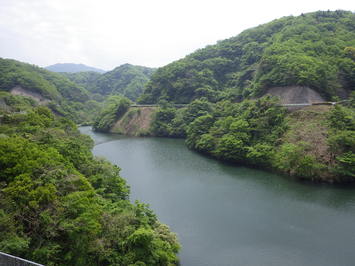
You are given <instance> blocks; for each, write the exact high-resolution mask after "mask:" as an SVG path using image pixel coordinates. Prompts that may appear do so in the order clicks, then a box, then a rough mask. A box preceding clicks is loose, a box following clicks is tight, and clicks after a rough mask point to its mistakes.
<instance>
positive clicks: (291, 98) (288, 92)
mask: <svg viewBox="0 0 355 266" xmlns="http://www.w3.org/2000/svg"><path fill="white" fill-rule="evenodd" d="M266 94H270V95H273V96H278V97H280V98H281V103H282V104H295V103H314V102H324V101H325V99H324V98H323V97H322V96H321V95H320V94H319V93H318V92H316V91H315V90H312V89H311V88H308V87H301V86H287V87H275V88H271V89H269V90H268V92H267V93H266Z"/></svg>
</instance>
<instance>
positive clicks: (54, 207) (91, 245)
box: [0, 107, 179, 265]
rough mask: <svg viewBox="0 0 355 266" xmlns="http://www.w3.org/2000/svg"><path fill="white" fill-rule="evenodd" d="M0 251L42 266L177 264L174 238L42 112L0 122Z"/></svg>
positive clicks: (62, 125) (88, 144)
mask: <svg viewBox="0 0 355 266" xmlns="http://www.w3.org/2000/svg"><path fill="white" fill-rule="evenodd" d="M0 134H1V137H0V250H1V251H4V252H7V253H11V254H13V255H17V256H21V257H24V258H27V259H30V260H33V261H37V262H39V263H43V264H45V265H131V264H137V265H138V264H141V265H176V264H177V262H178V260H177V256H176V254H177V252H178V250H179V244H178V241H177V239H176V236H175V235H174V234H173V233H171V232H170V230H169V229H168V228H167V227H165V226H164V225H161V224H160V223H159V222H158V220H157V218H156V216H155V215H154V213H153V212H152V211H151V210H150V209H149V208H148V207H147V206H146V205H144V204H141V203H139V202H136V203H135V204H131V203H130V202H129V200H128V195H129V189H128V187H127V185H126V182H125V181H124V180H123V179H122V178H121V177H120V175H119V171H120V169H119V168H118V167H116V166H113V165H112V164H110V163H109V162H107V161H105V160H103V159H96V158H94V157H93V156H92V153H91V149H92V147H93V141H92V140H91V139H90V138H89V137H88V136H83V135H81V134H80V133H79V132H78V130H77V129H76V126H75V124H74V123H73V122H71V121H70V120H67V119H65V118H58V117H55V116H54V115H53V114H52V113H51V112H50V110H49V109H47V108H46V107H37V108H34V109H32V110H31V109H28V111H27V113H10V114H6V116H4V117H3V118H2V121H1V124H0Z"/></svg>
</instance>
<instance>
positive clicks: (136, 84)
mask: <svg viewBox="0 0 355 266" xmlns="http://www.w3.org/2000/svg"><path fill="white" fill-rule="evenodd" d="M154 71H155V69H153V68H148V67H143V66H133V65H130V64H124V65H121V66H119V67H116V68H115V69H114V70H112V71H109V72H106V73H104V74H103V75H101V76H100V77H99V78H98V79H96V81H95V82H94V83H92V84H91V85H89V86H88V90H90V91H91V92H93V93H99V94H101V95H110V94H120V95H123V96H125V97H127V98H129V99H131V100H133V101H134V100H136V98H137V97H138V96H139V95H140V94H141V93H142V91H143V87H144V86H145V84H146V83H147V82H148V80H149V78H150V76H151V75H152V73H153V72H154Z"/></svg>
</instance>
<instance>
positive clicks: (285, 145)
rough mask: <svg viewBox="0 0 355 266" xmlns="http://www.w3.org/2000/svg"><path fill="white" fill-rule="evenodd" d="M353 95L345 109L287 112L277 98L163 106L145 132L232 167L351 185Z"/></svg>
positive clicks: (353, 179) (354, 128) (354, 146)
mask: <svg viewBox="0 0 355 266" xmlns="http://www.w3.org/2000/svg"><path fill="white" fill-rule="evenodd" d="M354 96H355V95H353V98H352V100H351V101H349V102H347V103H346V104H345V103H344V104H345V105H336V106H331V105H314V106H310V107H307V108H303V109H300V110H297V111H293V112H288V111H287V110H286V109H285V108H284V107H282V106H280V105H279V102H278V99H277V98H272V97H269V96H268V97H262V98H260V99H258V100H244V101H243V102H241V103H233V102H231V101H230V100H226V101H220V102H218V103H211V102H208V101H206V99H204V100H195V101H193V102H191V103H190V104H189V105H188V106H187V107H186V108H180V109H176V108H174V106H172V105H169V104H167V103H165V104H164V105H162V106H161V107H160V108H159V109H158V110H157V111H156V114H155V119H154V121H153V123H152V125H151V132H150V133H151V134H152V135H154V136H163V137H167V136H168V137H179V138H186V144H187V146H188V147H189V148H191V149H194V150H197V151H199V152H201V153H204V154H207V155H210V156H212V157H215V158H217V159H220V160H224V161H229V162H231V163H234V164H237V165H249V166H252V167H258V168H265V169H270V170H274V171H277V172H281V173H284V174H287V175H290V176H294V177H297V178H301V179H306V180H312V181H317V182H318V181H320V182H328V183H334V182H339V183H346V182H355V98H354Z"/></svg>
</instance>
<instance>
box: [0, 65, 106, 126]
mask: <svg viewBox="0 0 355 266" xmlns="http://www.w3.org/2000/svg"><path fill="white" fill-rule="evenodd" d="M0 90H2V91H6V92H10V93H20V94H25V95H27V96H29V97H32V98H34V99H36V98H37V99H38V98H40V100H41V101H42V104H46V105H48V106H49V107H50V108H51V109H52V110H53V111H55V112H56V113H57V114H59V115H62V116H66V117H69V118H71V119H73V120H74V121H76V122H88V121H90V120H92V119H93V118H92V117H93V115H94V113H95V110H97V109H98V107H99V104H98V103H97V102H96V101H93V100H90V97H89V92H88V91H87V90H86V89H85V88H84V87H82V86H80V85H78V84H76V83H74V82H72V81H70V80H69V79H67V78H65V77H63V76H62V75H60V74H58V73H53V72H50V71H48V70H45V69H43V68H40V67H37V66H34V65H30V64H26V63H22V62H19V61H15V60H11V59H2V58H0Z"/></svg>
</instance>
